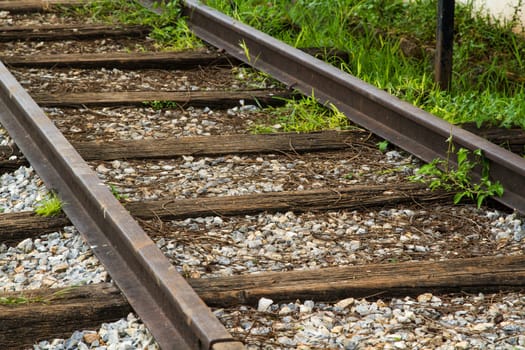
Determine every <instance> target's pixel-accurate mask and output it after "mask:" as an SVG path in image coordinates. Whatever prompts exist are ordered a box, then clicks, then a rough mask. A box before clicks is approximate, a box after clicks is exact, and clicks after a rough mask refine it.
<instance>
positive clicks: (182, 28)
mask: <svg viewBox="0 0 525 350" xmlns="http://www.w3.org/2000/svg"><path fill="white" fill-rule="evenodd" d="M154 9H160V10H162V11H160V12H159V13H156V12H154V11H151V10H150V9H147V8H146V7H144V6H142V5H141V4H140V3H138V2H137V1H126V0H95V1H90V2H89V3H87V4H85V5H84V6H82V7H77V8H75V9H74V10H73V11H74V12H75V13H76V14H77V15H78V16H91V17H92V18H93V19H94V20H98V21H102V22H106V23H111V24H115V23H120V24H136V25H144V26H148V27H151V28H152V29H151V32H150V34H149V36H150V38H152V39H153V40H155V45H156V46H157V47H158V48H160V49H163V50H184V49H195V48H199V47H202V46H204V43H203V42H202V41H201V40H200V39H198V38H197V37H196V36H195V35H194V34H193V33H192V31H191V30H190V29H189V27H188V25H187V23H186V21H185V19H184V18H182V17H181V13H180V9H181V7H180V2H179V1H160V2H156V3H155V5H154Z"/></svg>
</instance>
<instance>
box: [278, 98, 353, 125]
mask: <svg viewBox="0 0 525 350" xmlns="http://www.w3.org/2000/svg"><path fill="white" fill-rule="evenodd" d="M285 101H286V104H285V105H284V106H283V107H275V108H271V109H270V113H271V114H272V115H274V116H275V119H274V120H273V124H279V125H281V128H282V131H285V132H311V131H320V130H344V129H347V128H348V127H349V124H348V119H347V118H346V116H345V115H344V114H343V113H341V112H340V111H339V110H338V109H337V107H335V106H334V105H330V108H326V107H325V106H323V105H321V104H319V103H318V102H317V100H316V99H315V97H314V95H313V94H312V96H310V97H304V98H300V99H285Z"/></svg>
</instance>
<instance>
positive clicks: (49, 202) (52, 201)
mask: <svg viewBox="0 0 525 350" xmlns="http://www.w3.org/2000/svg"><path fill="white" fill-rule="evenodd" d="M62 204H63V203H62V201H61V200H60V198H58V196H57V195H56V193H54V192H52V193H50V194H48V195H47V197H46V198H45V199H43V200H41V201H39V202H38V203H37V204H36V207H35V213H36V214H37V215H40V216H45V217H50V216H56V215H58V214H60V213H61V212H62Z"/></svg>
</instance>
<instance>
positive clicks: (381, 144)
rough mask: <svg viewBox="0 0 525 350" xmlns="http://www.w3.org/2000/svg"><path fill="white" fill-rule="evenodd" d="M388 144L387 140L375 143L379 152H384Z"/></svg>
mask: <svg viewBox="0 0 525 350" xmlns="http://www.w3.org/2000/svg"><path fill="white" fill-rule="evenodd" d="M388 145H389V143H388V141H387V140H383V141H381V142H378V143H376V146H377V148H378V149H379V150H380V151H381V153H385V152H386V151H387V149H388Z"/></svg>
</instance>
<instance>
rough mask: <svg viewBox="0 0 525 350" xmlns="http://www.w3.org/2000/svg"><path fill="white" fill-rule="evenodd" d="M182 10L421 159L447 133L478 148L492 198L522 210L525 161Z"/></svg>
mask: <svg viewBox="0 0 525 350" xmlns="http://www.w3.org/2000/svg"><path fill="white" fill-rule="evenodd" d="M150 2H151V1H150ZM183 12H184V15H185V16H187V17H188V23H189V25H190V28H191V29H192V30H193V31H194V32H195V33H196V34H197V36H199V37H200V38H201V39H203V40H205V41H207V42H209V43H210V44H212V45H213V46H216V47H218V48H221V49H224V50H225V51H226V52H227V53H229V54H230V55H232V56H234V57H235V58H237V59H239V60H241V61H243V62H245V63H247V64H250V65H252V66H254V67H255V68H258V69H260V70H262V71H264V72H266V73H269V74H270V75H272V76H273V77H274V78H276V79H278V80H280V81H281V82H283V83H285V84H286V85H287V86H288V87H290V88H293V89H296V90H299V91H300V92H302V93H303V94H306V95H315V97H316V98H317V99H318V100H319V101H320V102H322V103H332V104H334V105H335V106H336V107H337V108H338V109H339V110H340V111H341V112H343V113H344V114H345V115H346V116H347V117H348V118H349V119H350V120H352V121H353V122H355V123H356V124H359V125H361V126H363V127H364V128H366V129H368V130H370V131H371V132H373V133H375V134H376V135H379V136H380V137H382V138H384V139H386V140H388V141H390V142H392V143H393V144H395V145H397V146H399V147H401V148H402V149H404V150H406V151H408V152H409V153H412V154H414V155H415V156H417V157H419V158H421V159H422V160H424V161H427V162H429V161H431V160H433V159H435V158H443V159H445V158H447V150H448V147H447V146H448V144H447V142H446V140H447V139H448V138H449V137H452V139H453V141H454V142H455V144H456V145H457V146H458V147H463V148H466V149H469V150H476V149H480V150H482V151H483V154H484V156H485V158H486V159H487V160H488V161H489V165H490V176H491V178H492V179H496V180H499V181H500V182H501V184H502V185H503V187H504V189H505V193H504V195H503V196H502V197H501V198H495V199H496V200H497V201H499V202H501V203H502V204H504V205H506V206H508V207H509V208H512V209H515V210H517V211H519V212H521V213H525V186H524V185H523V184H524V183H525V180H524V179H525V159H523V158H521V157H519V156H518V155H516V154H514V153H512V152H509V151H507V150H505V149H503V148H501V147H499V146H496V145H494V144H493V143H491V142H489V141H487V140H485V139H483V138H481V137H479V136H476V135H474V134H472V133H470V132H468V131H465V130H463V129H461V128H459V127H456V126H454V125H452V124H450V123H448V122H446V121H444V120H442V119H440V118H438V117H436V116H434V115H432V114H430V113H427V112H425V111H423V110H421V109H419V108H416V107H414V106H413V105H411V104H409V103H407V102H404V101H401V100H400V99H398V98H397V97H394V96H392V95H389V94H388V93H386V92H384V91H382V90H379V89H377V88H375V87H373V86H372V85H370V84H367V83H365V82H363V81H362V80H359V79H357V78H356V77H354V76H351V75H349V74H346V73H344V72H342V71H341V70H339V69H337V68H336V67H333V66H331V65H329V64H327V63H325V62H323V61H321V60H318V59H316V58H314V57H312V56H310V55H308V54H305V53H304V52H302V51H300V50H298V49H295V48H293V47H291V46H289V45H286V44H284V43H283V42H281V41H278V40H276V39H274V38H272V37H270V36H268V35H266V34H264V33H261V32H260V31H257V30H254V29H253V28H250V27H249V26H247V25H244V24H242V23H240V22H238V21H236V20H234V19H232V18H230V17H228V16H226V15H224V14H222V13H220V12H218V11H216V10H214V9H212V8H210V7H207V6H204V5H202V4H200V3H198V2H197V1H195V0H185V1H184V11H183ZM241 44H242V45H243V46H244V45H245V47H246V48H247V50H244V49H243V48H241V46H240V45H241ZM246 52H249V55H250V57H249V58H248V57H246ZM452 161H454V160H452ZM476 176H477V177H478V178H479V177H480V173H477V174H476Z"/></svg>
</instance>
